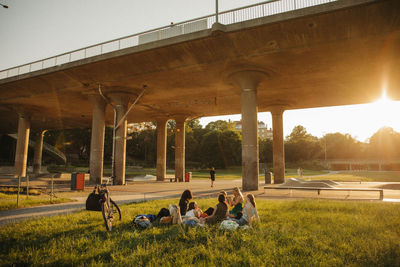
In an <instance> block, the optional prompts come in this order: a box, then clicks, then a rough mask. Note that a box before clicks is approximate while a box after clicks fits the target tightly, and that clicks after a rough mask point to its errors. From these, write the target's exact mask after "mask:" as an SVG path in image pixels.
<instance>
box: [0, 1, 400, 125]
mask: <svg viewBox="0 0 400 267" xmlns="http://www.w3.org/2000/svg"><path fill="white" fill-rule="evenodd" d="M343 2H344V3H346V2H350V1H343ZM343 2H341V1H339V2H337V3H335V2H334V3H332V4H329V5H322V6H316V7H312V8H307V9H304V10H297V11H292V12H288V13H284V14H279V15H275V16H270V17H265V18H262V19H257V20H252V21H247V22H243V23H238V24H233V25H227V26H223V27H221V28H220V30H214V31H211V30H204V31H201V32H196V33H192V34H188V35H184V36H178V37H175V38H171V39H166V40H162V41H158V42H156V43H150V44H144V45H141V46H138V47H133V48H129V49H125V50H123V51H118V52H113V53H110V54H106V55H102V56H98V57H94V58H89V59H85V60H81V61H77V62H73V63H69V64H64V65H61V66H58V67H54V68H50V69H45V70H42V71H37V72H34V73H30V74H26V75H21V76H19V77H13V78H9V79H5V80H0V92H1V100H0V127H1V131H3V132H15V131H16V129H17V127H16V126H17V125H16V122H17V119H16V118H17V117H16V115H15V112H14V111H13V110H15V109H18V108H23V109H24V110H25V111H28V112H30V113H31V114H32V116H31V127H32V128H36V127H37V128H44V129H50V128H70V127H89V126H90V125H91V120H92V105H91V103H90V101H89V97H88V95H89V94H91V93H92V92H93V91H94V92H95V93H96V92H97V88H98V84H99V83H100V84H101V85H102V88H103V91H104V92H105V93H106V94H107V93H111V92H113V91H114V92H115V91H125V92H129V93H132V98H133V99H134V98H135V96H137V95H138V94H139V93H140V92H141V90H142V88H143V85H147V90H146V92H145V94H144V96H143V97H142V99H140V101H139V102H138V104H137V105H136V106H135V109H134V111H133V112H131V113H130V114H129V116H128V121H129V122H142V121H154V118H155V117H157V116H159V115H160V114H163V115H166V116H170V117H173V116H174V115H176V114H185V115H188V116H190V117H200V116H212V115H224V114H237V113H240V112H241V99H240V95H241V91H240V89H238V88H236V87H235V86H234V85H233V84H232V83H231V81H230V80H229V79H228V76H229V75H230V74H232V73H234V72H236V71H239V70H248V69H257V70H261V71H263V72H265V73H266V74H267V76H266V77H265V79H263V80H262V82H261V83H260V84H259V86H258V89H257V105H258V110H259V111H268V110H270V107H271V106H273V105H283V106H285V109H300V108H313V107H325V106H337V105H349V104H361V103H368V102H372V101H374V100H376V99H378V98H379V97H380V95H381V93H382V91H381V90H382V88H383V87H384V86H385V87H386V90H387V94H388V96H389V97H390V98H392V99H397V100H399V99H400V90H399V88H400V75H399V74H400V73H399V70H400V30H399V28H400V27H399V24H400V22H399V21H400V12H399V10H400V8H399V2H398V1H376V2H371V3H367V4H363V5H359V6H354V7H349V8H343V9H341V8H339V7H341V5H340V4H341V3H343ZM335 8H337V9H336V10H334V9H335ZM325 10H326V12H325ZM328 11H329V12H328ZM118 55H119V56H118ZM112 114H113V113H112V110H111V109H109V110H108V111H107V112H106V120H107V122H108V123H112V119H113V115H112Z"/></svg>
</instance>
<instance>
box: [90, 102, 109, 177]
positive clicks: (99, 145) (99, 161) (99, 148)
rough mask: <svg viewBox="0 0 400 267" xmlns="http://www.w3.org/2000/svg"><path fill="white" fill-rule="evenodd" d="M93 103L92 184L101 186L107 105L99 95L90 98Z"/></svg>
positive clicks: (91, 141)
mask: <svg viewBox="0 0 400 267" xmlns="http://www.w3.org/2000/svg"><path fill="white" fill-rule="evenodd" d="M90 100H91V101H92V103H93V115H92V137H91V140H90V165H89V170H90V183H91V184H101V178H102V177H103V159H104V131H105V112H106V103H105V101H104V99H103V98H102V97H101V96H99V95H93V96H90Z"/></svg>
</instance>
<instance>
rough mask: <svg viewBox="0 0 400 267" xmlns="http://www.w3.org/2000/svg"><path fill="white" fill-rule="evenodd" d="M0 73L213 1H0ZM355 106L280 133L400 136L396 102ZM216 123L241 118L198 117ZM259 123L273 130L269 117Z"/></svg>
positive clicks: (297, 121) (325, 111) (195, 11)
mask: <svg viewBox="0 0 400 267" xmlns="http://www.w3.org/2000/svg"><path fill="white" fill-rule="evenodd" d="M260 2H262V1H255V0H219V10H220V11H225V10H229V9H233V8H238V7H242V6H245V5H250V4H255V3H260ZM0 3H1V4H5V5H8V6H9V8H8V9H4V8H0V70H4V69H7V68H11V67H14V66H18V65H21V64H25V63H29V62H32V61H36V60H40V59H44V58H47V57H51V56H54V55H57V54H62V53H65V52H68V51H72V50H75V49H79V48H82V47H86V46H90V45H94V44H97V43H100V42H104V41H108V40H112V39H116V38H120V37H123V36H127V35H131V34H135V33H139V32H142V31H146V30H150V29H154V28H157V27H161V26H166V25H169V24H170V23H171V22H174V23H177V22H181V21H185V20H189V19H193V18H197V17H201V16H205V15H210V14H213V13H215V0H202V1H199V0H168V1H166V0H146V1H139V0H114V1H104V0H84V1H83V0H68V1H65V0H34V1H32V0H0ZM376 101H377V102H374V103H371V104H365V105H357V106H342V107H327V108H314V109H303V110H289V111H285V113H284V116H283V119H284V135H285V136H286V135H289V134H290V132H291V131H292V129H293V127H295V126H296V125H302V126H304V127H305V128H306V129H307V132H309V133H311V134H312V135H314V136H318V137H321V136H323V135H324V134H326V133H333V132H341V133H348V134H351V135H352V136H353V137H355V138H356V139H358V140H360V141H366V140H367V139H368V138H369V137H370V136H371V135H372V134H374V133H375V132H376V131H377V130H378V129H379V128H381V127H382V126H390V127H392V128H394V130H396V131H398V132H400V119H398V118H397V114H400V102H399V101H397V102H393V101H390V100H388V99H381V100H378V99H377V100H376ZM218 119H224V120H228V119H230V120H235V121H236V120H240V114H239V115H232V116H224V117H208V118H202V119H200V122H201V123H202V124H203V125H204V126H205V125H206V124H207V123H208V122H210V121H213V120H218ZM258 120H260V121H263V122H265V123H266V124H267V126H268V127H271V125H272V121H271V115H270V113H259V115H258Z"/></svg>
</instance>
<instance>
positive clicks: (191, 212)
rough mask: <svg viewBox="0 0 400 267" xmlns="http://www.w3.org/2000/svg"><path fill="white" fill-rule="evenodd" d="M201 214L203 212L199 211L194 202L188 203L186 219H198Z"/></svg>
mask: <svg viewBox="0 0 400 267" xmlns="http://www.w3.org/2000/svg"><path fill="white" fill-rule="evenodd" d="M202 214H203V211H202V210H201V209H199V207H198V206H197V203H196V202H190V203H189V210H188V211H187V212H186V215H185V216H187V217H196V218H200V216H201V215H202Z"/></svg>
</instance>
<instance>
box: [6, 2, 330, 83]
mask: <svg viewBox="0 0 400 267" xmlns="http://www.w3.org/2000/svg"><path fill="white" fill-rule="evenodd" d="M335 1H337V0H269V1H264V2H261V3H258V4H254V5H249V6H245V7H241V8H236V9H232V10H228V11H224V12H220V13H218V22H219V23H221V24H225V25H228V24H233V23H237V22H242V21H246V20H251V19H257V18H261V17H266V16H271V15H275V14H278V13H284V12H288V11H292V10H296V9H302V8H306V7H310V6H315V5H321V4H326V3H329V2H335ZM215 21H216V14H213V15H209V16H204V17H200V18H196V19H192V20H188V21H184V22H180V23H176V24H171V25H168V26H164V27H160V28H156V29H152V30H148V31H145V32H141V33H136V34H133V35H129V36H125V37H122V38H118V39H114V40H111V41H107V42H103V43H99V44H96V45H92V46H88V47H85V48H81V49H77V50H74V51H70V52H67V53H63V54H61V55H57V56H53V57H49V58H46V59H42V60H38V61H34V62H31V63H28V64H24V65H20V66H17V67H13V68H9V69H5V70H2V71H0V79H5V78H9V77H13V76H18V75H22V74H26V73H30V72H34V71H38V70H43V69H46V68H51V67H55V66H59V65H63V64H66V63H70V62H73V61H77V60H81V59H85V58H90V57H94V56H99V55H103V54H106V53H110V52H114V51H118V50H121V49H125V48H129V47H134V46H138V45H141V44H145V43H149V42H155V41H159V40H162V39H167V38H171V37H174V36H178V35H183V34H188V33H192V32H196V31H201V30H205V29H210V28H211V27H212V25H213V24H214V23H215Z"/></svg>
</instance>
